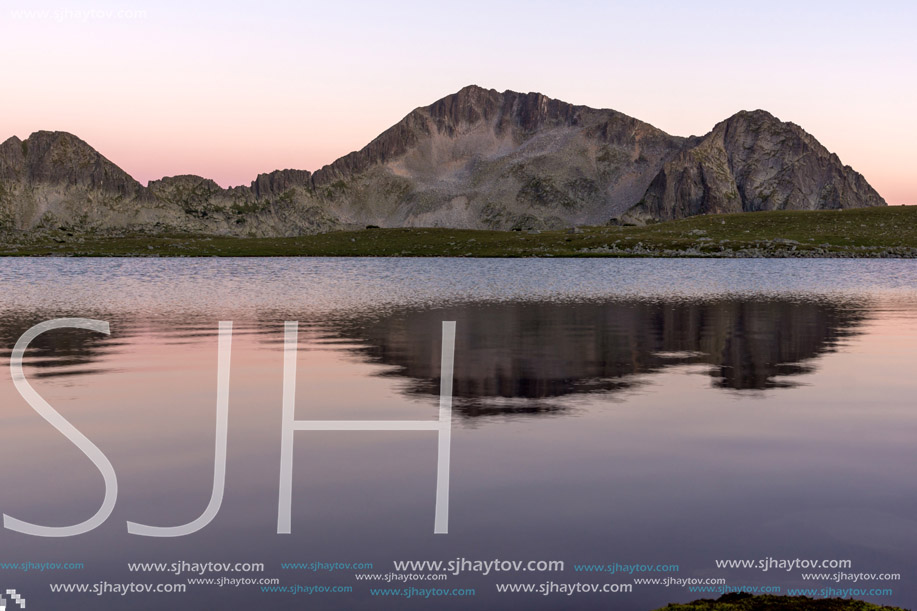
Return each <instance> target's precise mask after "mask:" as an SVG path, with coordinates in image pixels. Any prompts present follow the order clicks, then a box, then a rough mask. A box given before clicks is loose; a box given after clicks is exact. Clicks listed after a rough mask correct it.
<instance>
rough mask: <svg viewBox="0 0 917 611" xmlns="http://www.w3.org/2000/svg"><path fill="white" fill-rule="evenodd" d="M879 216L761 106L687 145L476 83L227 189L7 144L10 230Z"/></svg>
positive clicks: (0, 201) (823, 153) (275, 229)
mask: <svg viewBox="0 0 917 611" xmlns="http://www.w3.org/2000/svg"><path fill="white" fill-rule="evenodd" d="M880 205H885V202H884V200H883V199H882V198H881V197H880V196H879V194H878V193H876V192H875V190H873V189H872V187H870V186H869V184H868V183H867V182H866V180H865V179H864V178H863V177H862V176H861V175H860V174H858V173H856V172H855V171H854V170H853V169H851V168H850V167H849V166H844V165H843V164H841V162H840V160H839V159H838V158H837V156H836V155H833V154H831V153H829V152H828V151H827V150H826V149H825V148H824V147H823V146H822V145H821V144H819V143H818V142H817V141H816V140H815V139H814V138H813V137H812V136H811V135H809V134H807V133H806V132H805V131H803V130H802V129H801V128H799V127H798V126H796V125H793V124H791V123H783V122H781V121H779V120H777V119H776V118H774V117H773V116H771V115H770V114H768V113H766V112H763V111H755V112H741V113H738V114H737V115H735V116H733V117H731V118H729V119H727V120H726V121H724V122H722V123H720V124H718V125H717V126H716V127H714V129H713V131H711V132H710V133H709V134H707V135H706V136H703V137H690V138H681V137H677V136H671V135H669V134H666V133H665V132H663V131H661V130H659V129H656V128H655V127H653V126H651V125H649V124H647V123H643V122H641V121H639V120H637V119H634V118H632V117H628V116H626V115H624V114H621V113H619V112H616V111H614V110H597V109H593V108H588V107H586V106H574V105H572V104H568V103H566V102H561V101H559V100H554V99H551V98H548V97H545V96H544V95H541V94H538V93H525V94H523V93H516V92H513V91H505V92H503V93H500V92H498V91H496V90H492V89H490V90H488V89H482V88H480V87H475V86H471V87H466V88H464V89H462V90H461V91H459V92H457V93H455V94H453V95H449V96H447V97H445V98H443V99H441V100H439V101H437V102H434V103H433V104H431V105H429V106H425V107H421V108H417V109H415V110H414V111H412V112H411V113H409V114H408V115H407V116H406V117H405V118H404V119H402V120H401V121H400V122H398V123H397V124H396V125H394V126H393V127H391V128H390V129H388V130H386V131H385V132H383V133H382V134H381V135H380V136H379V137H377V138H376V139H375V140H373V141H372V142H370V143H369V144H368V145H367V146H366V147H364V148H363V149H362V150H360V151H356V152H353V153H350V154H349V155H345V156H344V157H341V158H340V159H338V160H337V161H335V162H333V163H331V164H330V165H327V166H325V167H323V168H321V169H319V170H317V171H316V172H315V173H310V172H307V171H305V170H277V171H274V172H271V173H269V174H260V175H259V176H258V177H257V178H256V179H255V180H254V181H252V183H251V185H250V186H239V187H233V188H230V189H224V188H222V187H220V186H219V185H218V184H216V183H215V182H213V181H212V180H209V179H207V178H204V177H199V176H188V175H186V176H174V177H167V178H163V179H161V180H155V181H152V182H150V184H149V185H148V186H146V187H144V186H143V185H141V184H140V183H138V182H137V181H136V180H134V179H133V178H131V177H130V176H129V175H128V174H127V173H126V172H124V171H123V170H121V169H120V168H118V166H116V165H115V164H114V163H112V162H111V161H109V160H108V159H106V158H105V157H103V156H102V155H101V154H99V153H98V152H97V151H95V150H94V149H93V148H92V147H90V146H89V145H88V144H86V143H85V142H83V141H82V140H80V139H79V138H77V137H75V136H73V135H70V134H67V133H62V132H36V133H34V134H32V135H31V136H30V137H29V138H28V139H26V140H20V139H19V138H16V137H12V138H10V139H8V140H6V141H5V142H3V143H2V144H0V231H2V230H20V231H28V230H32V229H36V228H38V229H40V228H43V227H64V228H67V229H68V230H73V231H84V230H85V231H88V230H95V231H99V230H102V231H104V230H113V231H128V230H139V231H147V232H165V231H169V232H192V233H207V234H215V235H216V234H219V235H241V236H290V235H301V234H307V233H316V232H321V231H328V230H332V229H336V228H349V227H363V226H365V225H379V226H382V227H401V226H415V227H416V226H425V227H435V226H440V227H455V228H482V229H504V230H506V229H548V228H560V227H564V226H570V225H577V224H604V223H607V222H609V221H616V222H645V221H648V220H666V219H675V218H681V217H685V216H690V215H694V214H706V213H716V212H740V211H756V210H776V209H823V208H851V207H862V206H880Z"/></svg>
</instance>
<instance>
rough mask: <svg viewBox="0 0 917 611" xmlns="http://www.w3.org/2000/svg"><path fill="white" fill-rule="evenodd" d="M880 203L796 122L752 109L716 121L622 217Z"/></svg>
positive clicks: (863, 181) (862, 181) (859, 178)
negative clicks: (795, 123) (627, 215)
mask: <svg viewBox="0 0 917 611" xmlns="http://www.w3.org/2000/svg"><path fill="white" fill-rule="evenodd" d="M884 205H886V204H885V200H883V199H882V197H881V196H880V195H879V194H878V193H876V191H875V190H874V189H873V188H872V187H871V186H869V183H867V182H866V179H865V178H863V176H862V175H860V174H859V173H857V172H855V171H854V170H853V169H852V168H850V166H845V165H843V164H841V161H840V159H838V157H837V155H835V154H833V153H830V152H829V151H828V150H827V149H826V148H825V147H824V146H822V145H821V144H820V143H819V142H818V141H817V140H815V138H813V137H812V136H811V135H809V134H808V133H806V132H805V131H803V129H802V128H800V127H799V126H798V125H794V124H792V123H784V122H782V121H780V120H778V119H776V118H775V117H774V116H773V115H771V114H770V113H767V112H765V111H763V110H756V111H754V112H740V113H738V114H736V115H734V116H732V117H730V118H729V119H727V120H725V121H723V122H722V123H719V124H717V125H716V127H714V128H713V131H711V132H710V133H709V134H707V135H706V136H704V137H703V138H702V139H701V140H700V142H698V143H697V144H695V145H694V146H689V147H687V148H685V150H683V151H681V152H680V153H679V154H678V155H677V156H676V157H675V158H674V159H672V160H671V161H668V162H667V163H666V164H665V166H664V167H663V169H662V171H661V172H659V174H658V175H657V176H656V177H655V178H654V179H653V182H652V184H650V186H649V189H647V191H646V194H645V195H644V197H643V199H642V200H641V201H640V203H639V204H637V205H636V206H634V208H633V209H632V210H631V211H630V212H629V216H632V217H634V218H638V219H657V220H671V219H676V218H683V217H686V216H693V215H695V214H705V213H711V212H715V213H723V212H754V211H758V210H824V209H839V208H863V207H867V206H884Z"/></svg>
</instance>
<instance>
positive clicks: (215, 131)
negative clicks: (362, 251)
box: [0, 0, 917, 204]
mask: <svg viewBox="0 0 917 611" xmlns="http://www.w3.org/2000/svg"><path fill="white" fill-rule="evenodd" d="M225 4H228V3H217V2H189V1H185V2H172V1H156V2H151V1H150V2H144V1H143V0H137V1H132V2H91V1H90V2H47V3H45V2H18V1H12V2H4V3H3V12H2V13H0V49H2V51H3V58H4V61H3V68H2V74H3V85H4V87H3V96H2V97H3V102H2V106H0V107H2V112H0V140H3V139H6V138H7V137H9V136H12V135H16V136H19V137H20V138H25V137H27V136H28V135H29V134H30V133H32V132H33V131H36V130H40V129H45V130H62V131H68V132H71V133H74V134H76V135H78V136H79V137H81V138H82V139H84V140H86V141H87V142H88V143H89V144H91V145H92V146H94V147H95V148H96V149H98V150H99V151H100V152H101V153H102V154H104V155H105V156H106V157H108V158H109V159H111V160H112V161H114V162H115V163H116V164H118V165H119V166H121V167H122V168H124V169H125V170H126V171H127V172H129V173H130V174H132V175H133V176H134V177H135V178H137V179H138V180H140V181H141V182H143V183H146V182H147V181H148V180H151V179H156V178H161V177H162V176H169V175H175V174H200V175H203V176H207V177H210V178H213V179H215V180H216V181H217V182H218V183H220V184H221V185H223V186H231V185H238V184H248V183H249V182H251V180H252V179H253V178H254V177H255V175H256V174H258V173H259V172H267V171H271V170H274V169H278V168H298V169H306V170H315V169H318V168H319V167H321V166H322V165H324V164H327V163H330V162H331V161H333V160H334V159H336V158H337V157H340V156H341V155H343V154H346V153H348V152H350V151H353V150H357V149H360V148H362V147H363V146H364V145H365V144H367V143H368V142H369V141H370V140H371V139H373V138H374V137H376V136H377V135H378V134H379V133H381V132H382V131H383V130H385V129H386V128H388V127H389V126H391V125H392V124H394V123H396V122H397V121H399V120H400V119H401V118H402V117H403V116H404V115H406V114H407V113H408V112H410V111H411V110H412V109H413V108H415V107H417V106H423V105H427V104H430V103H431V102H433V101H435V100H437V99H439V98H441V97H443V96H445V95H447V94H449V93H453V92H455V91H457V90H459V89H460V88H461V87H463V86H465V85H469V84H477V85H480V86H483V87H488V88H494V89H498V90H500V91H503V90H505V89H512V90H515V91H523V92H527V91H538V92H541V93H544V94H546V95H548V96H550V97H554V98H559V99H562V100H565V101H567V102H571V103H574V104H585V105H588V106H593V107H601V108H614V109H616V110H619V111H621V112H624V113H626V114H628V115H631V116H634V117H637V118H639V119H641V120H643V121H646V122H648V123H651V124H653V125H655V126H657V127H659V128H661V129H663V130H665V131H667V132H669V133H671V134H676V135H681V136H687V135H691V134H704V133H706V132H708V131H709V130H710V129H711V128H712V127H713V125H714V124H715V123H717V122H718V121H720V120H723V119H725V118H727V117H728V116H730V115H732V114H733V113H735V112H737V111H739V110H743V109H755V108H763V109H765V110H768V111H770V112H771V113H773V114H774V115H776V116H777V117H779V118H780V119H783V120H784V121H792V122H794V123H797V124H799V125H801V126H802V127H803V128H804V129H806V130H807V131H808V132H810V133H811V134H813V135H814V136H815V137H816V138H818V139H819V140H820V141H821V142H822V144H824V145H825V146H826V147H827V148H828V149H829V150H831V151H833V152H835V153H837V154H838V156H839V157H840V158H841V160H842V161H843V162H844V163H846V164H849V165H852V166H853V167H854V168H855V169H856V170H858V171H859V172H861V173H862V174H863V175H865V177H866V178H867V180H869V181H870V183H871V184H872V185H873V186H874V187H875V188H876V189H877V190H878V191H879V193H880V194H882V196H883V197H885V199H886V200H887V201H888V202H889V203H890V204H901V203H908V204H917V175H915V170H917V152H915V146H917V35H915V32H917V3H915V2H912V1H911V2H907V1H900V2H882V1H873V2H862V1H860V2H843V1H834V2H821V1H807V2H799V1H798V0H797V1H796V2H783V1H770V2H766V3H756V6H754V7H752V6H750V5H748V3H743V2H735V1H731V2H718V1H717V2H712V1H711V2H703V3H692V2H566V3H563V4H562V3H560V2H537V1H535V2H531V1H530V2H499V1H495V0H490V1H487V2H476V1H466V2H461V3H437V2H429V1H426V2H345V1H342V2H334V3H332V2H322V3H311V2H273V3H269V2H259V3H255V2H236V3H233V4H232V6H227V5H225Z"/></svg>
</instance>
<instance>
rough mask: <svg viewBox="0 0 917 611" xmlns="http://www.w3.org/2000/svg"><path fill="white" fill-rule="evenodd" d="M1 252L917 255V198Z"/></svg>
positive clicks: (9, 239) (37, 245)
mask: <svg viewBox="0 0 917 611" xmlns="http://www.w3.org/2000/svg"><path fill="white" fill-rule="evenodd" d="M0 255H76V256H151V255H157V256H241V257H245V256H382V257H389V256H418V257H431V256H437V257H443V256H444V257H463V256H465V257H594V256H716V257H732V256H737V257H748V256H756V257H775V256H776V257H800V256H803V257H805V256H808V257H876V256H882V257H917V206H895V207H881V208H862V209H854V210H840V211H835V210H830V211H828V210H826V211H806V212H801V211H800V212H783V211H781V212H754V213H749V212H746V213H738V214H726V215H706V216H697V217H692V218H688V219H684V220H679V221H671V222H666V223H657V224H652V225H646V226H642V227H635V226H627V227H621V226H604V227H583V228H577V229H569V230H565V231H544V232H540V233H538V232H525V231H480V230H463V229H429V228H410V229H374V228H370V229H362V230H359V231H336V232H331V233H323V234H317V235H309V236H300V237H293V238H236V237H214V236H196V235H149V234H126V235H120V236H112V235H95V234H73V233H68V232H67V231H66V230H65V229H56V230H46V231H43V232H42V233H39V234H33V235H18V236H17V235H15V234H7V235H6V237H5V238H0Z"/></svg>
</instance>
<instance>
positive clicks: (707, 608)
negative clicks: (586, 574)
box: [658, 593, 905, 611]
mask: <svg viewBox="0 0 917 611" xmlns="http://www.w3.org/2000/svg"><path fill="white" fill-rule="evenodd" d="M663 609H664V610H665V611H782V610H787V611H905V610H903V609H901V608H900V607H882V606H879V605H873V604H871V603H867V602H863V601H860V600H850V599H848V598H819V599H814V598H809V597H807V596H772V595H769V594H765V595H761V596H752V595H751V594H741V593H740V594H724V595H723V596H720V597H719V598H718V599H717V600H709V599H701V600H695V601H694V602H690V603H685V604H674V603H673V604H670V605H668V606H666V607H662V608H661V609H659V610H658V611H663Z"/></svg>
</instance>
